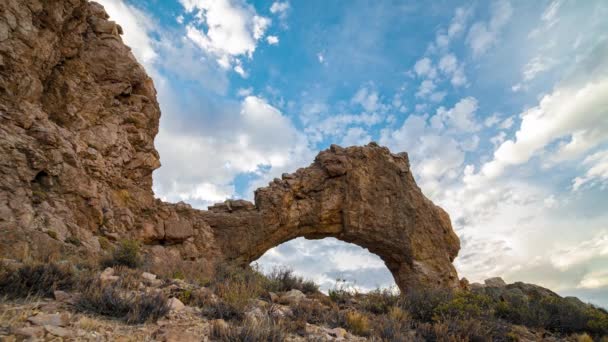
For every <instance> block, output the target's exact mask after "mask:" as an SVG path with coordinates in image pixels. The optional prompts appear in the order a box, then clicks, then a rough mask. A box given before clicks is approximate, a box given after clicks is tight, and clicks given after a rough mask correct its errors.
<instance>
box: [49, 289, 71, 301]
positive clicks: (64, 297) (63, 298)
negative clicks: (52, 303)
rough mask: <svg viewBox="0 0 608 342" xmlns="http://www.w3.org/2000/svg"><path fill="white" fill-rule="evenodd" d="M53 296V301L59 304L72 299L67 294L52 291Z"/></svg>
mask: <svg viewBox="0 0 608 342" xmlns="http://www.w3.org/2000/svg"><path fill="white" fill-rule="evenodd" d="M53 296H54V297H55V300H58V301H60V302H65V301H68V300H70V299H71V298H72V296H71V295H70V294H69V293H67V292H65V291H60V290H57V291H54V292H53Z"/></svg>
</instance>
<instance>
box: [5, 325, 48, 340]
mask: <svg viewBox="0 0 608 342" xmlns="http://www.w3.org/2000/svg"><path fill="white" fill-rule="evenodd" d="M12 333H13V334H14V335H17V336H22V337H25V338H31V339H37V338H41V337H44V328H43V327H23V328H17V329H13V330H12Z"/></svg>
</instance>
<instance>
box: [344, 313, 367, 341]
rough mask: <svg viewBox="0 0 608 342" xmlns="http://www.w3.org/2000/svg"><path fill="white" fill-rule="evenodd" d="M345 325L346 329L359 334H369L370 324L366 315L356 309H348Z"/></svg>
mask: <svg viewBox="0 0 608 342" xmlns="http://www.w3.org/2000/svg"><path fill="white" fill-rule="evenodd" d="M346 326H347V327H348V330H349V331H350V332H351V333H353V334H355V335H359V336H368V335H369V334H370V324H369V319H368V318H367V316H366V315H365V314H363V313H361V312H358V311H349V312H347V313H346Z"/></svg>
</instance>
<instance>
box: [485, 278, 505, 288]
mask: <svg viewBox="0 0 608 342" xmlns="http://www.w3.org/2000/svg"><path fill="white" fill-rule="evenodd" d="M484 283H485V284H486V286H489V287H505V286H507V283H505V281H504V280H502V278H501V277H494V278H488V279H486V280H484Z"/></svg>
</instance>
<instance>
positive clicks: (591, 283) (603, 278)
mask: <svg viewBox="0 0 608 342" xmlns="http://www.w3.org/2000/svg"><path fill="white" fill-rule="evenodd" d="M578 287H579V288H584V289H598V288H601V287H608V271H597V272H590V273H587V274H585V276H584V277H583V279H581V281H580V283H579V284H578Z"/></svg>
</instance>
